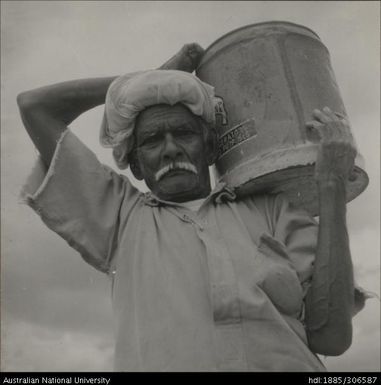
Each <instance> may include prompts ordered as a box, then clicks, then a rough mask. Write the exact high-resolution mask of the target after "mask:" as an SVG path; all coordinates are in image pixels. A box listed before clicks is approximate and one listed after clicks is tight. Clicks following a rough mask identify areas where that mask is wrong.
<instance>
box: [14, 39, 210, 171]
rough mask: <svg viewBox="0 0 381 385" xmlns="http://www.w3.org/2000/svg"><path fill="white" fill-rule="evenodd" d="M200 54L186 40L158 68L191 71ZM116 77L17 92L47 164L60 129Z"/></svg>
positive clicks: (102, 98)
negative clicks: (174, 53)
mask: <svg viewBox="0 0 381 385" xmlns="http://www.w3.org/2000/svg"><path fill="white" fill-rule="evenodd" d="M202 54H203V49H202V48H201V47H200V46H199V45H198V44H195V43H191V44H186V45H184V46H183V47H182V49H181V50H180V51H179V52H178V53H177V54H176V55H174V56H173V57H172V58H171V59H170V60H168V61H167V62H166V63H165V64H163V65H162V66H161V67H160V68H162V69H178V70H183V71H187V72H192V71H193V70H194V69H195V68H196V67H197V65H198V63H199V61H200V59H201V56H202ZM115 78H116V77H115V76H113V77H106V78H93V79H80V80H72V81H68V82H63V83H58V84H53V85H49V86H46V87H41V88H37V89H34V90H31V91H26V92H23V93H21V94H19V95H18V97H17V103H18V105H19V108H20V113H21V117H22V120H23V123H24V126H25V128H26V130H27V132H28V134H29V136H30V137H31V139H32V141H33V143H34V145H35V146H36V148H37V150H38V151H39V153H40V154H41V158H42V160H43V161H44V163H45V164H46V165H49V164H50V161H51V159H52V157H53V154H54V150H55V148H56V144H57V141H58V140H59V138H60V136H61V134H62V132H63V131H65V130H66V128H67V126H68V125H69V124H70V123H71V122H72V121H73V120H75V119H76V118H77V117H78V116H79V115H81V114H82V113H84V112H85V111H88V110H90V109H92V108H94V107H96V106H99V105H101V104H103V103H104V102H105V97H106V93H107V89H108V87H109V86H110V84H111V82H112V81H113V80H114V79H115Z"/></svg>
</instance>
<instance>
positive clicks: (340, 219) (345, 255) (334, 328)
mask: <svg viewBox="0 0 381 385" xmlns="http://www.w3.org/2000/svg"><path fill="white" fill-rule="evenodd" d="M318 191H319V207H320V212H319V217H320V218H319V236H318V244H317V251H316V260H315V265H314V272H313V277H312V284H311V287H310V289H309V292H308V295H307V298H306V324H307V336H308V340H309V344H310V347H311V349H312V350H313V351H315V352H316V353H320V354H325V355H338V354H341V353H343V352H344V351H345V350H346V349H347V348H348V347H349V346H350V344H351V338H352V324H351V314H352V309H353V298H354V297H353V295H354V287H353V268H352V262H351V256H350V249H349V239H348V233H347V227H346V206H345V204H346V203H345V202H346V199H345V195H346V193H345V182H344V180H342V179H340V178H336V179H330V180H324V181H319V182H318Z"/></svg>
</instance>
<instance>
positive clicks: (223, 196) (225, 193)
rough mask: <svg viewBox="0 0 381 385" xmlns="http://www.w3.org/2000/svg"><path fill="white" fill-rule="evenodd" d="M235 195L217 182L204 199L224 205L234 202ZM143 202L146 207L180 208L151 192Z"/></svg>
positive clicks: (178, 204)
mask: <svg viewBox="0 0 381 385" xmlns="http://www.w3.org/2000/svg"><path fill="white" fill-rule="evenodd" d="M236 197H237V196H236V194H235V193H234V190H233V188H232V187H230V186H228V185H227V184H226V183H225V182H219V183H218V184H217V185H216V186H215V187H214V189H213V190H212V191H211V193H210V194H209V195H208V196H207V197H206V198H205V202H204V203H206V202H210V201H212V200H213V201H214V202H215V203H217V204H221V203H224V202H225V201H231V202H232V201H234V200H235V199H236ZM143 201H144V203H145V204H146V205H148V206H161V205H162V206H181V203H177V202H171V201H166V200H164V199H160V198H158V197H157V196H156V195H155V194H153V193H152V192H151V191H148V192H146V193H144V195H143Z"/></svg>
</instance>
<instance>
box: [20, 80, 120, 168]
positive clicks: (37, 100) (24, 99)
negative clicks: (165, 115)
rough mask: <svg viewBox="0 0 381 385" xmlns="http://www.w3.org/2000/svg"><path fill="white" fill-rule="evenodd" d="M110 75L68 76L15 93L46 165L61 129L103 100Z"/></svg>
mask: <svg viewBox="0 0 381 385" xmlns="http://www.w3.org/2000/svg"><path fill="white" fill-rule="evenodd" d="M114 79H115V77H107V78H96V79H81V80H72V81H68V82H63V83H58V84H53V85H49V86H46V87H41V88H37V89H34V90H31V91H26V92H23V93H21V94H19V95H18V97H17V103H18V105H19V108H20V114H21V118H22V120H23V123H24V126H25V128H26V130H27V132H28V134H29V136H30V137H31V139H32V141H33V143H34V145H35V146H36V148H37V150H38V151H39V153H40V154H41V158H42V160H43V161H44V163H45V164H46V165H49V164H50V161H51V159H52V157H53V153H54V150H55V148H56V144H57V141H58V139H59V138H60V136H61V134H62V132H63V131H64V130H66V128H67V126H68V125H69V124H70V123H71V122H72V121H73V120H74V119H76V118H77V117H78V116H79V115H81V114H82V113H83V112H85V111H87V110H90V109H91V108H94V107H96V106H99V105H101V104H103V103H104V101H105V96H106V92H107V89H108V87H109V85H110V84H111V82H112V81H113V80H114Z"/></svg>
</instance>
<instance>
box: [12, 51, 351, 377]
mask: <svg viewBox="0 0 381 385" xmlns="http://www.w3.org/2000/svg"><path fill="white" fill-rule="evenodd" d="M202 53H203V50H202V48H201V47H199V46H198V45H197V44H190V45H186V46H184V47H183V49H182V50H181V51H180V52H179V54H177V55H176V56H175V57H174V58H172V59H171V60H170V61H169V62H167V63H166V64H165V65H164V66H163V67H162V69H161V70H155V71H145V72H140V73H135V74H131V75H125V76H122V77H118V78H115V77H113V78H101V79H84V80H76V81H71V82H65V83H60V84H56V85H52V86H48V87H43V88H39V89H36V90H32V91H28V92H25V93H23V94H21V95H19V97H18V103H19V107H20V111H21V116H22V119H23V122H24V125H25V127H26V129H27V131H28V133H29V135H30V136H31V139H32V141H33V142H34V144H35V146H36V147H37V149H38V151H39V152H40V154H41V161H40V162H39V163H38V165H37V168H36V169H35V170H34V172H33V174H32V175H31V177H30V180H29V181H28V183H27V185H26V187H25V189H24V193H23V194H24V197H25V199H26V201H27V202H28V204H29V205H30V206H31V207H32V208H34V209H35V210H36V211H37V212H38V213H39V215H40V216H41V218H42V220H43V221H44V222H45V223H46V224H47V226H48V227H49V228H51V229H52V230H54V231H56V232H57V233H58V234H60V235H61V236H62V237H63V238H64V239H65V240H67V242H68V243H69V244H70V245H71V246H72V247H74V248H75V249H76V250H77V251H79V252H80V253H81V255H82V257H83V258H84V259H85V260H86V261H87V262H89V263H90V264H91V265H93V266H94V267H96V268H97V269H99V270H101V271H103V272H105V273H107V274H110V276H111V277H112V280H113V286H112V295H113V306H114V309H115V319H116V351H115V369H116V370H118V371H165V370H166V371H179V370H180V371H219V370H223V371H224V370H225V371H230V370H238V371H324V370H325V369H324V366H323V365H322V364H321V362H320V360H319V359H318V358H317V356H316V353H317V354H323V355H339V354H342V353H343V352H344V351H345V350H346V349H347V348H348V347H349V346H350V344H351V339H352V326H351V317H352V314H353V313H354V308H355V306H354V286H353V271H352V264H351V257H350V251H349V242H348V235H347V229H346V223H345V186H346V180H347V179H348V177H349V175H350V172H351V170H352V167H353V163H354V157H355V154H356V150H355V148H354V145H353V139H352V137H351V135H350V131H349V130H348V123H347V122H346V121H345V120H344V119H343V118H342V117H341V116H337V115H336V114H335V113H333V112H332V111H331V110H330V109H329V108H324V109H323V110H322V111H320V110H315V111H313V120H312V121H311V122H309V123H308V126H309V127H310V128H311V129H312V130H316V131H317V132H318V133H319V134H320V136H321V145H320V148H319V152H318V157H317V161H316V171H315V175H316V182H317V186H318V191H319V200H320V212H319V214H320V220H319V224H318V225H317V223H316V222H315V221H314V220H313V219H312V218H310V217H309V216H308V215H307V214H306V213H305V212H302V211H297V210H292V209H291V208H290V207H289V205H288V203H287V201H286V200H285V199H284V197H282V196H280V195H279V196H272V195H268V196H252V197H247V198H244V199H241V200H238V199H236V196H235V194H234V192H233V191H232V190H231V189H230V188H229V186H225V185H224V184H219V185H217V186H216V187H215V189H214V190H213V191H212V190H211V183H210V179H209V171H208V166H209V165H211V164H213V162H214V160H215V158H216V145H215V143H216V141H215V132H214V128H215V126H216V118H215V114H214V105H215V103H216V99H215V97H214V92H213V88H212V87H211V86H209V85H207V84H205V83H203V82H201V81H200V80H199V79H197V78H196V77H195V76H193V75H191V74H189V73H188V72H192V71H193V69H194V68H196V66H197V64H198V62H199V60H200V58H201V56H202ZM163 69H165V71H164V70H163ZM185 71H186V72H185ZM103 103H105V117H104V121H103V123H102V129H101V142H102V144H103V145H105V146H109V147H111V148H113V154H114V158H115V161H116V163H117V165H118V166H119V168H125V167H127V165H128V164H129V165H130V166H131V171H132V172H133V174H134V175H135V177H136V178H137V179H144V180H145V182H146V184H147V186H148V187H149V188H150V190H151V192H150V193H146V194H142V193H140V192H139V191H138V190H136V189H135V188H134V187H133V186H132V185H131V184H130V182H129V181H128V179H127V178H126V177H125V176H122V175H119V174H117V173H115V172H114V171H113V170H111V169H110V168H109V167H106V166H104V165H101V164H100V163H99V162H98V160H97V159H96V157H95V155H94V154H93V153H92V152H91V151H90V150H88V149H87V148H86V147H85V146H84V145H83V144H82V143H81V142H80V141H79V140H78V139H77V138H76V136H75V135H74V134H73V133H72V132H71V131H70V130H69V129H68V125H69V124H70V123H71V122H72V121H73V120H74V119H75V118H77V117H78V116H79V115H80V114H81V113H83V112H85V111H87V110H89V109H91V108H93V107H95V106H98V105H101V104H103Z"/></svg>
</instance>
